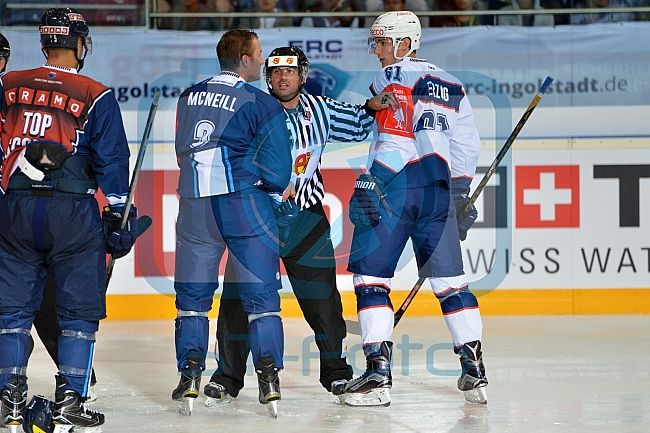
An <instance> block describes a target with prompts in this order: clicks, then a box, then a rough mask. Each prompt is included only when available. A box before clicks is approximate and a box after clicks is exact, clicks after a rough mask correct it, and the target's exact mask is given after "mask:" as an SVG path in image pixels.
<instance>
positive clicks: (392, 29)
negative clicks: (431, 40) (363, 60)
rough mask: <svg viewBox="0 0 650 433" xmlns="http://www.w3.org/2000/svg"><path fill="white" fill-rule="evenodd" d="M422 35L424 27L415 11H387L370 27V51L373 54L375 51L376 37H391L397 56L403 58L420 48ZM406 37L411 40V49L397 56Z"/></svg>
mask: <svg viewBox="0 0 650 433" xmlns="http://www.w3.org/2000/svg"><path fill="white" fill-rule="evenodd" d="M421 37H422V27H421V26H420V20H419V19H418V17H417V16H416V15H415V14H414V13H413V12H409V11H399V12H386V13H385V14H383V15H380V16H379V17H377V19H376V20H375V22H374V23H373V24H372V26H371V27H370V37H369V38H368V53H370V54H373V53H374V52H375V47H376V46H377V42H375V38H390V39H391V40H392V41H393V47H394V48H395V58H397V59H400V60H401V59H403V58H404V57H407V56H408V55H410V54H411V53H412V52H413V51H415V50H417V49H418V48H420V38H421ZM404 38H409V39H410V40H411V50H410V51H409V52H408V53H406V54H405V55H404V56H402V57H397V48H398V47H399V44H400V42H402V40H403V39H404Z"/></svg>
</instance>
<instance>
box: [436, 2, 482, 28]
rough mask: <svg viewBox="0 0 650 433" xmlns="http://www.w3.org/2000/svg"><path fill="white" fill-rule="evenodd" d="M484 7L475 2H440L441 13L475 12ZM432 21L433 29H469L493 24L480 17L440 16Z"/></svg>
mask: <svg viewBox="0 0 650 433" xmlns="http://www.w3.org/2000/svg"><path fill="white" fill-rule="evenodd" d="M483 9H485V7H484V6H483V5H481V4H479V3H478V1H476V0H440V10H441V11H476V10H483ZM435 18H436V19H435V20H432V24H433V26H434V27H470V26H484V25H489V24H493V22H491V21H489V20H488V19H486V18H485V17H483V16H481V15H453V16H440V17H435Z"/></svg>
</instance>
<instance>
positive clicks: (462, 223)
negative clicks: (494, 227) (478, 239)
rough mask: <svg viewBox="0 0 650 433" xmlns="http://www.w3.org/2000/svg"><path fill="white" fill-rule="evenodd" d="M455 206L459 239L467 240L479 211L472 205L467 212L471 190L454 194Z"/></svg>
mask: <svg viewBox="0 0 650 433" xmlns="http://www.w3.org/2000/svg"><path fill="white" fill-rule="evenodd" d="M453 197H454V204H455V205H456V221H458V237H459V238H460V240H461V241H464V240H465V239H467V231H468V230H469V229H470V228H471V227H472V225H473V224H474V221H476V218H478V210H476V206H474V205H473V204H472V207H470V208H469V209H468V210H467V212H465V208H466V207H467V203H469V200H470V198H471V197H470V196H469V188H467V189H465V191H464V192H462V193H461V192H454V193H453Z"/></svg>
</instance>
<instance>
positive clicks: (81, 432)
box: [55, 426, 102, 433]
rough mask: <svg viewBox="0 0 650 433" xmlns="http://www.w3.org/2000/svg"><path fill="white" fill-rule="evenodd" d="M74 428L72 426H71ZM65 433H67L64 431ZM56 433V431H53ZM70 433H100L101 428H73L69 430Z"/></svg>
mask: <svg viewBox="0 0 650 433" xmlns="http://www.w3.org/2000/svg"><path fill="white" fill-rule="evenodd" d="M71 427H74V426H71ZM66 432H67V431H66ZM55 433H56V430H55ZM70 433H102V427H101V426H97V427H79V426H77V427H75V429H74V430H70Z"/></svg>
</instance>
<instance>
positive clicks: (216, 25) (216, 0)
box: [208, 0, 235, 30]
mask: <svg viewBox="0 0 650 433" xmlns="http://www.w3.org/2000/svg"><path fill="white" fill-rule="evenodd" d="M208 3H210V4H211V5H212V10H213V11H214V12H224V13H225V12H234V10H235V8H234V7H233V4H232V2H231V1H230V0H208ZM209 27H210V30H230V29H233V28H235V26H234V19H232V18H211V19H210V25H209Z"/></svg>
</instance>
